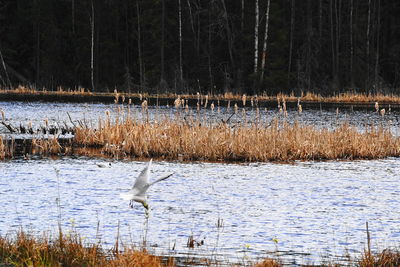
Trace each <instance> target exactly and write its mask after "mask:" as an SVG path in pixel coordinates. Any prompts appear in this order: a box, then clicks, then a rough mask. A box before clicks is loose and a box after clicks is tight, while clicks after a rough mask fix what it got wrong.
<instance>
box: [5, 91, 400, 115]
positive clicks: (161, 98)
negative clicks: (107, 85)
mask: <svg viewBox="0 0 400 267" xmlns="http://www.w3.org/2000/svg"><path fill="white" fill-rule="evenodd" d="M177 98H180V99H184V100H185V101H186V103H187V104H188V106H196V105H198V104H200V105H204V102H205V101H208V103H209V104H211V103H214V104H215V106H217V105H220V106H221V107H224V106H227V105H232V106H233V105H234V104H235V103H237V105H238V106H239V107H243V106H247V107H252V106H253V105H254V106H258V107H260V108H269V109H270V108H277V107H278V106H279V105H280V104H281V103H282V102H285V103H286V106H287V108H289V109H290V108H297V106H298V104H299V103H301V105H302V108H304V109H336V108H341V109H349V110H373V109H374V107H375V104H376V103H379V107H380V108H381V109H382V108H385V109H387V110H388V109H391V110H400V97H399V96H395V95H381V94H378V95H364V94H353V93H343V94H340V95H335V96H327V97H325V96H320V95H315V94H313V93H306V94H304V95H301V96H294V95H284V94H278V95H276V96H267V95H260V96H251V95H247V96H246V95H233V94H231V93H226V94H223V95H202V94H183V95H182V94H181V95H178V94H173V93H170V94H159V95H158V94H148V93H126V92H117V91H114V92H112V93H108V92H89V91H87V90H86V91H85V90H74V91H71V90H66V91H65V90H58V91H45V90H42V91H39V90H34V89H28V88H25V87H18V88H16V89H13V90H0V101H22V102H37V101H42V102H63V103H65V102H70V103H107V104H108V103H131V104H136V105H140V104H142V102H143V101H144V100H146V101H147V104H148V105H149V106H167V105H169V106H173V105H174V101H175V100H176V99H177Z"/></svg>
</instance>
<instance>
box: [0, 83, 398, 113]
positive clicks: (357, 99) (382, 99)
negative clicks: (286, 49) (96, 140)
mask: <svg viewBox="0 0 400 267" xmlns="http://www.w3.org/2000/svg"><path fill="white" fill-rule="evenodd" d="M0 94H22V95H23V94H26V95H59V96H63V95H82V96H83V95H85V96H87V95H93V96H96V95H102V96H110V97H115V101H116V103H118V102H119V99H121V100H123V99H125V98H126V99H128V98H131V99H133V98H136V99H140V101H142V99H143V98H157V99H177V98H182V99H186V100H187V99H194V100H197V101H198V102H199V100H201V103H199V105H203V101H202V100H203V98H204V99H205V101H206V104H205V105H204V107H205V108H206V107H207V103H208V101H214V100H216V101H218V100H225V101H228V100H233V101H237V102H241V103H242V104H243V105H245V104H246V97H244V95H239V94H233V93H224V94H215V95H211V94H208V95H205V96H203V95H200V94H198V93H197V94H180V95H179V94H173V93H166V94H160V95H149V94H148V93H129V94H128V93H123V92H117V91H114V92H109V93H104V92H90V91H89V90H87V89H85V88H81V87H80V88H77V89H73V90H71V89H66V88H62V87H58V89H57V90H56V91H47V90H46V89H42V90H36V89H34V88H29V87H25V86H18V87H17V88H14V89H11V90H0ZM249 97H250V99H251V98H256V102H257V103H258V101H279V100H282V99H285V100H286V101H287V102H296V101H298V99H299V100H300V101H302V102H323V103H372V105H373V104H374V103H375V102H379V103H397V104H399V103H400V96H398V95H394V94H381V93H377V94H371V93H355V92H345V93H340V94H335V95H332V96H322V95H320V94H316V93H312V92H306V93H302V94H301V96H300V97H299V96H295V95H294V93H292V94H283V93H278V94H277V95H274V96H272V95H267V94H262V95H258V96H254V97H252V96H249Z"/></svg>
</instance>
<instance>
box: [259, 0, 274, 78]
mask: <svg viewBox="0 0 400 267" xmlns="http://www.w3.org/2000/svg"><path fill="white" fill-rule="evenodd" d="M270 5H271V0H268V2H267V11H266V13H265V33H264V44H263V51H262V58H261V77H260V82H261V83H262V82H263V80H264V71H265V61H266V58H267V42H268V26H269V9H270Z"/></svg>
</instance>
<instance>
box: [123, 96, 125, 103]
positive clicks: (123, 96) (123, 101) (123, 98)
mask: <svg viewBox="0 0 400 267" xmlns="http://www.w3.org/2000/svg"><path fill="white" fill-rule="evenodd" d="M124 102H125V96H124V95H123V96H122V103H124Z"/></svg>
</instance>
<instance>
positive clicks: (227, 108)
mask: <svg viewBox="0 0 400 267" xmlns="http://www.w3.org/2000/svg"><path fill="white" fill-rule="evenodd" d="M230 108H231V101H230V100H228V105H227V107H226V111H229V109H230Z"/></svg>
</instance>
